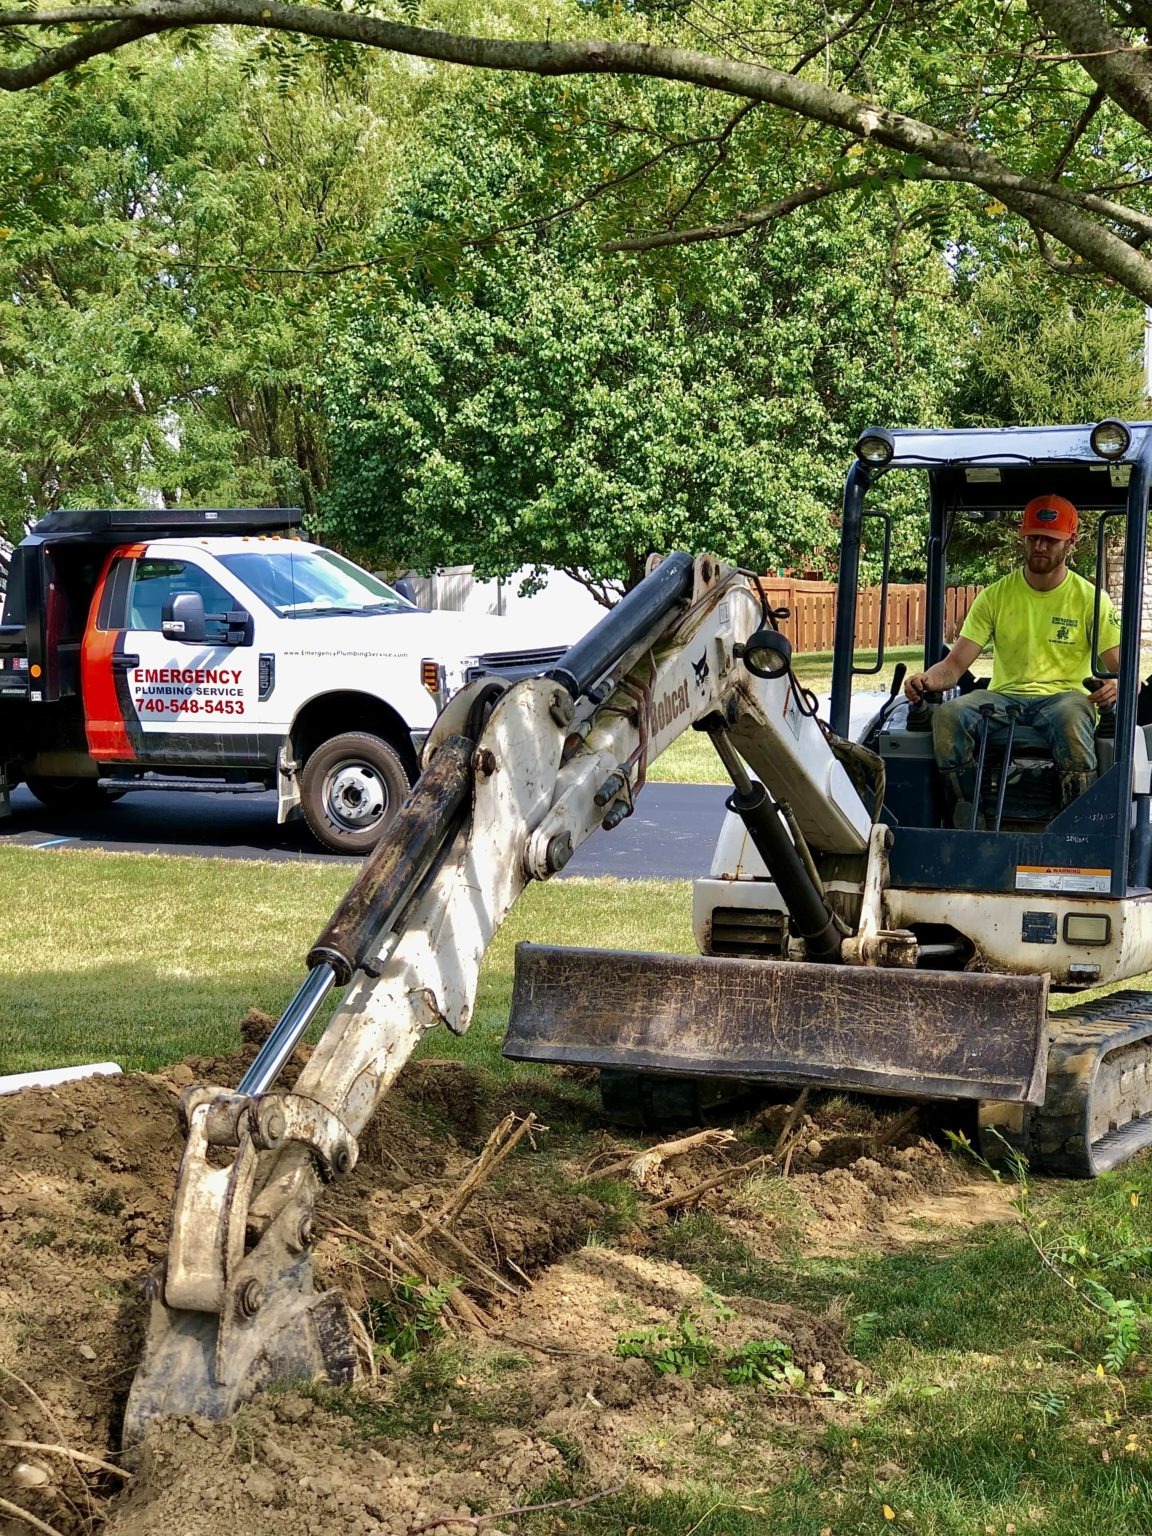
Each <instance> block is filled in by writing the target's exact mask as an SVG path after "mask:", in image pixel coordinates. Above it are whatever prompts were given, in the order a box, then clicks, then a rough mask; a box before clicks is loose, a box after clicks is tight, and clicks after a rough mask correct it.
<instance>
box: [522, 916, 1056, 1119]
mask: <svg viewBox="0 0 1152 1536" xmlns="http://www.w3.org/2000/svg"><path fill="white" fill-rule="evenodd" d="M1047 994H1048V983H1047V978H1046V977H1043V976H1019V977H1017V976H985V975H979V974H975V973H971V974H970V973H961V972H952V971H913V970H879V969H873V968H869V967H857V966H846V965H811V964H806V963H802V962H797V961H778V960H738V959H732V960H728V959H716V958H713V957H709V956H700V955H660V954H631V953H616V952H613V951H611V950H595V949H559V948H553V947H550V946H545V945H537V944H520V945H518V946H517V950H516V981H515V986H514V989H513V994H512V1017H511V1021H510V1024H509V1028H508V1035H507V1038H506V1040H505V1043H504V1054H505V1056H510V1057H512V1058H513V1059H514V1060H517V1061H554V1062H572V1063H582V1064H588V1065H595V1066H604V1067H618V1068H622V1069H624V1070H626V1071H649V1072H661V1073H680V1074H684V1075H687V1076H693V1077H697V1076H702V1077H725V1078H742V1079H745V1080H748V1081H752V1082H768V1083H782V1084H789V1085H796V1086H807V1085H813V1086H817V1085H818V1086H822V1087H829V1088H842V1089H843V1088H846V1089H860V1090H862V1091H864V1092H869V1093H890V1094H898V1095H900V1096H902V1097H909V1098H926V1099H935V1098H947V1099H998V1100H1002V1101H1007V1102H1014V1103H1026V1104H1038V1103H1040V1102H1041V1101H1042V1100H1043V1098H1044V1080H1045V1062H1046V1055H1047V1030H1046V1020H1045V1010H1046V1003H1047Z"/></svg>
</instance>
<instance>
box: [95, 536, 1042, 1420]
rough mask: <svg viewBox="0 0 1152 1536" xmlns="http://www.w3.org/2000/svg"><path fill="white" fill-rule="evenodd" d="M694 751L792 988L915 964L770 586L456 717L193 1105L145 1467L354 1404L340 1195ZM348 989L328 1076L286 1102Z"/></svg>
mask: <svg viewBox="0 0 1152 1536" xmlns="http://www.w3.org/2000/svg"><path fill="white" fill-rule="evenodd" d="M691 726H696V727H698V728H701V729H705V730H707V731H708V732H709V734H710V735H711V737H712V739H713V741H714V743H715V744H716V746H717V750H718V751H719V753H720V755H721V758H722V759H723V761H724V762H725V764H726V765H727V766H728V768H729V769H730V771H731V773H732V776H733V781H734V790H733V796H732V798H731V800H730V801H729V805H730V806H731V807H732V808H733V809H735V810H737V811H738V812H739V813H740V814H741V815H743V816H744V819H745V823H746V825H747V826H748V829H749V834H750V836H751V837H752V838H753V841H754V842H755V843H756V846H757V848H758V849H759V850H760V852H761V854H762V856H763V857H764V859H765V862H766V863H767V865H768V867H769V869H770V871H771V873H772V876H773V878H774V880H775V881H776V883H777V886H778V887H779V889H780V891H781V893H782V895H783V897H784V899H785V901H786V903H787V905H788V908H789V911H790V912H791V914H792V918H793V922H794V926H795V931H796V934H797V935H798V942H799V943H800V944H801V945H802V946H803V947H804V950H805V953H806V954H807V956H808V958H809V960H810V961H812V962H815V963H813V964H808V965H802V966H800V967H795V966H792V965H789V966H784V967H781V969H786V970H793V969H797V970H803V971H810V970H820V971H826V967H827V965H828V964H833V965H837V967H839V964H840V962H843V961H847V962H849V964H850V965H853V964H854V965H855V966H856V967H862V966H867V965H872V966H874V965H875V964H876V963H877V962H878V961H879V962H881V963H888V964H892V963H901V962H904V963H906V962H907V958H908V955H907V952H906V951H907V939H908V937H909V936H903V937H902V936H900V935H884V934H883V933H882V932H881V931H880V930H879V929H878V927H877V923H876V921H875V910H876V906H875V903H872V905H871V907H870V906H869V903H868V901H867V900H866V899H864V898H865V896H866V891H867V887H868V882H869V880H870V879H871V880H872V882H873V884H875V882H876V879H877V878H878V875H877V873H876V872H877V870H878V869H881V868H882V855H883V846H884V829H883V828H882V827H879V828H878V827H875V826H874V825H873V810H874V808H875V807H876V806H878V805H879V802H880V798H881V796H880V794H879V789H880V785H879V782H878V772H879V765H878V762H877V761H876V760H874V759H871V758H870V756H869V755H868V754H863V755H861V754H859V752H858V751H857V752H856V753H853V751H852V749H851V748H850V747H849V746H848V744H846V743H838V742H837V741H836V740H835V739H830V737H829V736H828V735H827V733H826V732H825V729H824V727H823V726H822V725H821V724H820V723H819V722H818V721H817V720H816V718H815V715H814V713H812V712H810V711H809V710H808V709H807V707H806V706H805V704H804V700H803V696H802V695H801V693H800V691H799V689H798V688H797V687H796V686H795V684H794V682H793V680H792V678H791V676H790V673H789V671H788V651H787V642H786V641H784V640H783V638H782V637H781V636H779V634H778V632H777V631H776V629H775V626H774V624H773V621H772V618H771V614H770V612H769V610H768V607H767V604H766V602H765V601H764V599H763V597H762V595H761V593H760V591H759V589H758V587H757V585H756V583H755V580H754V578H753V579H749V578H747V577H746V576H744V575H743V574H741V573H740V572H737V571H735V570H733V569H731V568H730V567H727V566H724V565H722V564H720V563H718V562H717V561H716V560H714V559H712V558H710V557H699V558H697V559H695V560H693V559H692V558H691V557H689V556H687V555H673V556H670V557H669V558H668V559H666V560H664V561H662V562H660V563H659V564H657V565H656V566H655V568H654V569H653V570H652V571H651V572H650V573H649V575H648V576H647V578H646V579H645V581H643V582H642V583H641V584H640V585H639V586H638V587H637V588H635V589H634V591H633V592H631V593H630V594H628V596H627V597H626V598H625V599H624V600H623V601H622V602H621V603H620V604H619V605H618V606H617V607H616V608H615V609H614V610H612V612H611V613H610V614H609V615H608V616H607V617H606V618H605V619H604V620H603V621H602V622H601V623H600V624H599V625H597V626H596V628H595V629H593V630H592V631H591V632H590V634H589V635H588V636H586V637H585V638H584V639H583V640H582V641H581V642H580V643H579V644H578V645H577V646H575V647H574V648H573V649H572V650H571V651H569V652H568V653H567V655H566V656H565V657H564V658H562V660H561V662H560V663H559V664H558V665H557V667H555V668H554V669H553V670H552V671H550V672H549V673H547V674H546V675H544V676H540V677H534V678H529V679H526V680H524V681H522V682H519V683H515V684H513V685H511V686H507V685H505V684H504V683H502V682H499V681H496V680H494V679H482V680H480V681H479V682H477V683H474V684H472V685H471V686H470V687H469V688H467V689H465V690H464V691H462V692H461V693H460V694H459V695H457V696H456V697H455V698H454V699H453V700H452V701H451V702H450V703H449V704H448V706H447V708H446V709H445V710H444V712H443V714H442V715H441V717H440V719H439V720H438V722H437V724H436V726H435V727H434V729H433V732H432V734H431V736H430V738H429V741H428V744H427V746H426V749H425V765H426V766H425V769H424V772H423V774H422V775H421V778H420V779H419V781H418V782H417V784H416V785H415V787H414V788H413V790H412V793H411V795H410V796H409V799H408V800H407V801H406V802H405V805H404V806H403V808H402V809H401V811H400V812H399V813H398V815H397V818H396V819H395V821H394V822H393V823H392V825H391V827H390V829H389V831H388V833H387V834H386V835H385V838H384V840H383V841H382V842H381V844H380V845H379V847H378V848H377V849H376V851H375V852H374V854H373V855H372V856H371V857H370V858H369V859H368V860H366V861H365V863H364V865H363V866H362V868H361V871H360V873H359V875H358V877H357V879H356V881H355V882H354V884H353V886H352V888H351V890H350V891H349V892H348V895H347V896H346V897H345V899H344V901H343V902H342V903H341V906H340V908H339V909H338V910H337V912H336V913H335V914H334V916H333V917H332V919H331V920H330V922H329V923H328V925H327V926H326V928H325V929H324V931H323V932H322V933H321V934H320V936H319V938H318V939H317V941H316V944H315V945H314V946H313V948H312V950H311V951H310V953H309V956H308V963H309V971H308V976H307V979H306V980H305V982H304V984H303V986H302V987H301V988H300V991H299V992H298V993H297V995H296V997H295V998H294V999H293V1001H292V1002H291V1003H290V1005H289V1007H288V1009H287V1010H286V1011H285V1014H284V1015H283V1017H282V1019H281V1021H280V1023H279V1024H278V1026H277V1028H276V1030H275V1031H274V1032H273V1034H272V1035H271V1036H270V1038H269V1040H268V1041H267V1043H266V1044H265V1046H263V1047H262V1049H261V1051H260V1053H259V1054H258V1056H257V1058H256V1060H255V1061H254V1063H253V1065H252V1067H251V1068H250V1069H249V1070H248V1072H247V1073H246V1074H245V1076H244V1078H243V1079H242V1081H241V1082H240V1084H239V1085H238V1087H237V1089H236V1090H235V1091H226V1090H222V1089H219V1088H213V1087H196V1088H192V1089H189V1090H188V1091H187V1092H186V1094H185V1096H184V1099H183V1101H182V1112H183V1116H184V1121H185V1127H186V1136H187V1139H186V1145H185V1150H184V1155H183V1159H182V1162H181V1167H180V1172H179V1176H178V1181H177V1189H176V1196H175V1201H174V1207H173V1215H172V1226H171V1235H170V1242H169V1249H168V1259H167V1265H166V1269H165V1272H164V1275H163V1278H162V1279H161V1280H160V1281H158V1283H157V1289H156V1294H155V1296H154V1299H153V1302H152V1311H151V1316H150V1321H149V1328H148V1335H147V1340H146V1346H145V1354H144V1359H143V1362H142V1364H141V1366H140V1369H139V1371H138V1373H137V1376H136V1378H135V1381H134V1383H133V1386H132V1390H131V1394H130V1397H129V1402H128V1407H127V1414H126V1421H125V1438H126V1440H127V1441H129V1442H131V1441H133V1440H137V1439H139V1437H140V1436H141V1435H142V1433H143V1430H144V1428H145V1426H146V1425H147V1423H148V1422H149V1421H150V1420H151V1419H152V1418H153V1417H156V1416H157V1415H160V1414H168V1413H197V1414H202V1415H205V1416H207V1417H211V1418H222V1417H226V1416H228V1415H229V1414H230V1413H231V1412H233V1411H234V1409H235V1408H236V1407H237V1406H238V1405H239V1404H240V1403H241V1402H243V1401H245V1400H246V1399H247V1398H249V1397H250V1396H252V1394H253V1393H254V1392H256V1391H258V1390H259V1389H260V1388H262V1387H263V1386H265V1385H267V1384H268V1383H269V1382H271V1381H274V1380H277V1379H286V1378H289V1379H290V1378H295V1379H300V1378H312V1377H327V1378H328V1379H330V1380H334V1381H340V1380H347V1379H350V1378H351V1376H352V1375H353V1374H354V1371H355V1361H356V1356H355V1347H354V1330H353V1328H352V1325H351V1319H350V1317H349V1314H348V1311H347V1308H346V1305H345V1303H344V1302H343V1300H342V1299H341V1298H340V1297H339V1296H337V1295H336V1294H334V1293H331V1292H329V1293H324V1294H317V1293H315V1291H314V1288H313V1280H312V1265H311V1254H310V1248H311V1244H312V1241H313V1211H314V1207H315V1204H316V1201H317V1199H318V1197H319V1195H320V1193H321V1191H322V1189H323V1186H324V1185H325V1183H327V1182H329V1181H331V1180H333V1179H338V1178H340V1177H343V1176H344V1175H346V1174H347V1173H348V1172H349V1171H350V1170H351V1169H352V1167H353V1166H354V1165H355V1161H356V1156H357V1138H358V1137H359V1136H360V1134H361V1132H362V1131H363V1129H364V1126H365V1125H366V1123H367V1122H368V1120H369V1118H370V1117H371V1115H372V1113H373V1110H374V1109H375V1107H376V1105H377V1104H378V1102H379V1101H380V1099H381V1097H382V1096H383V1094H385V1093H386V1092H387V1090H388V1088H389V1086H390V1085H391V1083H392V1082H393V1080H394V1079H395V1077H396V1075H397V1073H398V1072H399V1071H400V1069H401V1067H402V1066H403V1065H404V1063H405V1062H406V1061H407V1060H408V1058H409V1056H410V1055H411V1053H412V1051H413V1050H414V1049H415V1047H416V1046H417V1045H418V1043H419V1042H420V1040H421V1039H422V1038H423V1036H424V1035H425V1034H426V1033H427V1032H428V1031H429V1030H430V1029H433V1028H435V1027H436V1026H437V1025H447V1027H448V1028H449V1029H451V1030H453V1031H455V1032H457V1033H460V1032H463V1031H464V1030H466V1029H467V1027H468V1025H469V1022H470V1020H471V1016H472V1012H473V1008H474V1006H475V997H476V987H477V981H478V976H479V970H480V964H481V961H482V959H483V956H484V953H485V951H486V949H487V947H488V945H489V943H490V942H491V940H492V938H493V936H494V934H495V933H496V930H497V929H498V928H499V926H500V924H501V922H502V921H503V919H504V917H505V916H506V915H507V913H508V912H509V911H510V910H511V908H512V906H513V905H514V904H515V902H516V900H517V899H518V897H519V896H520V894H521V892H522V891H523V890H524V888H525V886H526V885H527V884H528V883H529V882H530V881H532V880H542V879H547V878H549V877H550V876H551V875H553V874H555V873H557V872H558V871H559V870H561V869H562V868H563V867H564V866H565V865H566V864H567V863H568V861H569V860H570V859H571V857H572V854H573V853H574V852H575V850H576V849H577V848H578V847H579V846H580V844H581V843H582V842H583V841H584V840H585V839H586V838H587V837H589V836H590V835H591V834H592V833H593V832H594V831H596V830H597V829H599V828H609V829H610V828H611V827H613V826H615V825H617V824H618V823H619V821H620V820H622V819H623V817H625V816H627V815H628V814H629V813H630V812H631V810H632V805H633V801H634V797H635V796H636V794H637V793H638V792H639V791H640V790H641V789H642V788H643V785H644V780H645V774H646V771H647V767H648V765H649V763H650V762H651V761H652V760H653V759H654V758H656V757H657V756H658V755H659V754H660V753H661V752H662V751H664V750H665V749H666V748H667V747H668V746H669V744H670V743H671V742H672V741H674V740H675V739H676V738H677V737H678V736H679V735H680V734H681V733H682V732H683V731H684V730H686V729H688V728H689V727H691ZM745 764H747V765H748V767H749V768H751V769H752V771H753V773H754V774H755V775H756V777H752V776H751V775H750V774H749V773H748V771H747V769H746V768H745ZM846 764H847V766H846ZM870 780H871V782H869V781H870ZM785 799H786V800H787V802H788V805H789V806H790V808H791V809H790V812H789V813H787V814H785V812H784V810H783V809H782V807H781V805H780V803H779V802H780V801H783V800H785ZM825 855H831V856H835V857H837V858H838V859H839V860H840V861H841V863H842V865H843V866H844V867H850V868H856V869H857V870H858V885H859V888H860V891H861V901H860V902H859V903H858V908H859V912H860V913H862V914H864V915H865V918H866V916H867V913H868V912H869V911H871V912H872V913H873V919H872V920H871V921H866V920H865V921H858V922H857V923H856V924H855V925H853V924H852V923H846V922H845V921H844V918H843V917H842V916H841V915H839V914H837V913H836V912H834V911H833V910H832V907H831V906H830V904H829V901H828V899H827V897H826V895H825V893H824V891H823V890H822V887H821V884H820V880H819V876H818V875H817V873H816V870H815V864H814V860H815V859H816V858H818V857H822V856H825ZM870 871H871V873H870ZM901 945H904V949H903V950H902V949H901ZM1037 986H1038V987H1040V988H1041V990H1042V984H1040V983H1037ZM338 988H343V989H345V990H344V995H343V998H342V1000H341V1001H340V1003H339V1004H338V1006H337V1007H336V1009H335V1011H334V1013H333V1014H332V1016H331V1019H330V1021H329V1023H328V1025H327V1027H326V1029H325V1030H324V1032H323V1035H322V1037H321V1039H320V1041H319V1043H318V1045H317V1046H316V1048H315V1050H314V1051H313V1053H312V1055H311V1057H310V1059H309V1061H308V1064H307V1065H306V1067H305V1068H304V1069H303V1071H302V1072H301V1073H300V1075H299V1077H298V1079H297V1081H296V1083H295V1085H294V1087H293V1088H292V1089H291V1090H290V1091H284V1090H281V1089H278V1088H277V1086H276V1085H277V1079H278V1077H279V1075H280V1072H281V1069H282V1068H283V1066H284V1064H285V1062H286V1061H287V1059H288V1057H289V1056H290V1055H291V1052H292V1050H293V1048H294V1046H295V1044H296V1043H297V1041H298V1040H299V1039H300V1038H301V1037H302V1035H303V1034H304V1032H305V1031H306V1029H307V1028H308V1026H309V1024H310V1023H311V1022H312V1021H313V1020H314V1019H315V1018H316V1017H317V1015H318V1014H319V1012H320V1009H321V1007H322V1005H323V1004H324V1001H325V999H326V997H327V996H328V995H329V993H331V992H332V991H333V990H334V989H338ZM554 990H555V988H553V991H554ZM1035 1001H1036V1000H1035V999H1032V998H1031V997H1029V1006H1031V1005H1032V1004H1033V1003H1034V1002H1035ZM872 1006H875V1005H874V1004H872ZM1042 1014H1043V1007H1042V998H1041V1004H1040V1017H1041V1018H1042ZM1029 1017H1031V1015H1029ZM1030 1027H1031V1026H1030V1025H1029V1026H1027V1027H1025V1028H1024V1030H1023V1031H1022V1032H1021V1031H1020V1030H1018V1031H1017V1034H1018V1035H1019V1034H1021V1033H1023V1034H1025V1035H1027V1033H1028V1029H1029V1028H1030ZM1032 1032H1033V1033H1035V1031H1034V1030H1033V1031H1032ZM1028 1049H1029V1046H1028V1045H1027V1043H1025V1046H1024V1051H1023V1055H1024V1057H1026V1056H1027V1052H1028ZM1036 1049H1037V1051H1038V1050H1039V1047H1038V1046H1037V1047H1036ZM526 1054H532V1053H531V1052H527V1053H526ZM682 1069H683V1068H682ZM1029 1070H1030V1069H1029V1066H1028V1063H1027V1061H1025V1062H1024V1065H1023V1066H1021V1065H1020V1064H1019V1063H1017V1065H1016V1068H1015V1072H1016V1078H1017V1082H1016V1085H1015V1088H1013V1085H1012V1083H1010V1082H1007V1083H1006V1084H1002V1085H1000V1086H1001V1087H1002V1088H1003V1089H1004V1091H1002V1092H1001V1093H1000V1094H999V1097H1001V1098H1011V1097H1014V1096H1015V1097H1018V1098H1024V1097H1029V1096H1031V1097H1034V1096H1035V1092H1036V1084H1035V1081H1031V1082H1029V1083H1026V1084H1024V1086H1021V1082H1020V1081H1019V1079H1021V1078H1022V1077H1027V1075H1028V1071H1029ZM1008 1075H1009V1076H1010V1075H1011V1074H1008ZM1034 1076H1035V1072H1034V1070H1033V1078H1034Z"/></svg>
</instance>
